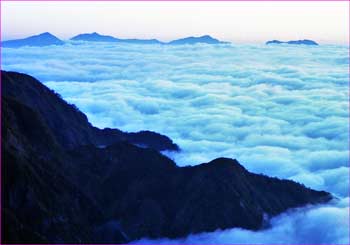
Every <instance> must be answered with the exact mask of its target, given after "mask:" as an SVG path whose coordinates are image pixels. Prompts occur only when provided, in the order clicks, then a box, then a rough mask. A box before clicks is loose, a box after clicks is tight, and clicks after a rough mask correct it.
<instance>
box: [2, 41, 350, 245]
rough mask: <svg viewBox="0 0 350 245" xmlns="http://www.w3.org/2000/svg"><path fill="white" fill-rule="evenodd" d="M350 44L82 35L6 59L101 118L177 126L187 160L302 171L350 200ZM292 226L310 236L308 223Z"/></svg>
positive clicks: (173, 133) (175, 134)
mask: <svg viewBox="0 0 350 245" xmlns="http://www.w3.org/2000/svg"><path fill="white" fill-rule="evenodd" d="M348 51H349V50H348V48H347V47H344V46H331V45H329V46H317V47H307V46H293V45H288V46H285V45H282V46H263V45H261V46H258V45H240V46H236V45H230V44H226V45H202V44H198V45H194V46H191V45H184V46H176V47H174V46H162V45H143V46H140V45H130V44H122V45H121V44H107V43H104V44H101V43H99V44H96V43H83V42H81V43H76V42H72V43H68V44H66V45H64V46H62V47H55V46H50V47H44V48H29V47H24V48H19V49H6V48H5V49H3V54H2V55H3V56H2V62H3V63H2V67H3V69H5V70H13V71H21V72H25V73H28V74H31V75H33V76H35V77H37V78H38V79H40V80H41V81H43V82H44V83H45V84H46V85H47V86H49V87H50V88H52V89H54V90H55V91H57V92H59V93H60V94H61V95H62V96H63V98H65V99H66V100H68V101H69V102H70V103H74V104H76V105H77V106H78V107H79V108H80V109H81V110H82V111H83V112H84V113H86V114H87V115H88V118H89V120H90V121H91V122H92V123H93V124H94V125H96V126H98V127H117V128H120V129H122V130H126V131H138V130H142V129H148V130H154V131H157V132H160V133H163V134H166V135H168V136H169V137H171V138H172V139H173V140H174V141H175V142H176V143H177V144H179V146H180V147H181V148H182V152H181V153H165V154H167V155H168V156H170V157H171V158H173V159H175V161H176V162H177V164H179V165H182V166H183V165H195V164H199V163H202V162H207V161H210V160H212V159H213V158H216V157H219V156H225V157H231V158H236V159H238V160H239V161H240V162H241V163H242V164H243V165H244V166H245V167H246V168H247V169H248V170H250V171H252V172H256V173H264V174H267V175H271V176H277V177H280V178H290V179H294V180H296V181H299V182H301V183H304V184H305V185H306V186H309V187H312V188H315V189H320V190H326V191H330V192H332V193H333V194H334V195H336V196H338V197H340V198H346V197H348V195H349V153H348V148H349V145H348V144H349V143H348V133H349V128H348V96H349V94H348V91H349V90H348V65H349V64H348ZM327 210H329V208H319V209H317V210H316V211H308V212H307V213H306V216H307V217H308V219H307V220H309V223H310V224H308V228H310V229H316V230H317V229H318V228H317V225H316V224H313V222H316V219H317V218H313V217H316V216H317V217H319V219H320V220H321V219H322V217H323V218H324V219H323V221H325V220H326V219H327V220H329V219H331V222H337V221H336V219H337V218H336V217H337V216H341V217H344V216H345V215H347V212H348V211H347V210H346V208H339V207H337V206H334V207H332V208H331V210H332V211H327ZM333 211H334V212H333ZM295 213H297V214H295ZM295 213H293V214H291V215H289V216H288V218H283V217H282V218H281V217H280V218H278V219H280V220H282V221H283V222H282V221H281V223H279V222H277V221H276V222H277V223H273V224H274V225H273V228H272V229H271V230H270V231H267V232H273V233H276V234H277V233H278V234H280V236H282V234H283V232H282V230H283V229H284V228H283V224H289V225H292V224H294V223H293V222H295V220H296V219H298V218H297V217H299V216H298V215H299V212H295ZM333 214H334V217H333ZM332 217H333V218H332ZM278 219H277V220H278ZM333 219H334V220H333ZM317 222H319V221H317ZM321 224H322V222H321ZM325 224H328V223H326V222H325ZM304 225H307V224H306V223H305V224H304ZM313 225H314V226H313ZM309 226H310V227H309ZM281 229H282V230H281ZM329 229H332V226H331V225H330V227H329ZM333 229H335V228H333ZM312 231H313V230H310V232H312ZM291 232H295V233H296V234H298V237H299V236H300V237H301V238H300V239H302V235H300V232H301V231H296V230H293V231H291ZM215 234H216V235H215V237H216V236H219V237H220V236H224V237H227V238H229V237H230V236H231V235H232V234H236V235H235V237H236V236H242V239H243V238H244V237H246V236H247V235H249V237H250V235H251V234H250V233H249V232H248V231H241V230H236V229H233V230H230V231H222V232H221V233H220V234H221V235H217V233H215ZM237 234H238V235H237ZM254 234H255V235H252V237H250V238H251V239H253V240H254V239H256V241H259V239H262V240H263V241H266V242H269V240H264V238H262V236H263V235H264V234H268V233H265V232H262V233H254ZM260 234H261V235H260ZM200 237H204V238H203V239H205V237H209V238H208V239H212V237H213V236H212V235H210V234H206V235H201V236H200ZM277 237H278V236H277ZM197 238H198V237H197ZM201 239H202V238H201ZM320 239H322V238H320ZM327 239H328V240H327ZM332 239H333V238H332V237H331V236H330V237H324V240H322V241H329V240H332ZM334 239H335V240H334V242H336V241H338V240H336V239H338V237H337V238H334ZM188 241H189V242H192V240H188ZM204 241H205V240H203V242H204ZM208 241H216V240H208ZM217 241H218V242H219V240H217ZM223 241H228V240H223ZM237 241H239V242H241V241H242V240H239V239H238V240H237ZM283 241H284V240H283ZM294 241H295V242H297V243H301V242H302V241H301V240H294ZM285 242H286V243H288V242H291V241H289V240H285ZM312 242H313V243H318V241H316V240H312ZM320 242H321V241H320ZM334 242H333V243H334Z"/></svg>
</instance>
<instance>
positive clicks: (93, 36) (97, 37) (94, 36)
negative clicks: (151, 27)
mask: <svg viewBox="0 0 350 245" xmlns="http://www.w3.org/2000/svg"><path fill="white" fill-rule="evenodd" d="M71 40H73V41H92V42H120V43H134V44H161V43H162V42H160V41H158V40H157V39H119V38H115V37H112V36H104V35H101V34H98V33H97V32H94V33H85V34H79V35H77V36H75V37H72V38H71Z"/></svg>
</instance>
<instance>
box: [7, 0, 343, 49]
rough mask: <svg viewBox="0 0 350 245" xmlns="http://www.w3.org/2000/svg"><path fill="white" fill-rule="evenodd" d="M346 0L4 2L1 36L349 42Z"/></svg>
mask: <svg viewBox="0 0 350 245" xmlns="http://www.w3.org/2000/svg"><path fill="white" fill-rule="evenodd" d="M348 10H349V3H348V2H41V1H38V2H10V1H6V2H2V15H1V18H2V19H1V22H2V39H3V40H7V39H13V38H22V37H26V36H29V35H32V34H37V33H41V32H45V31H49V32H52V33H53V34H55V35H57V36H58V37H60V38H62V39H68V38H70V37H72V36H74V35H76V34H78V33H85V32H94V31H97V32H100V33H102V34H109V35H114V36H117V37H121V38H134V37H135V38H157V39H160V40H163V41H167V40H171V39H175V38H180V37H184V36H190V35H194V36H199V35H204V34H210V35H212V36H215V37H217V38H219V39H222V40H227V41H231V42H234V43H261V42H265V41H266V40H269V39H282V40H289V39H304V38H306V39H314V40H316V41H318V42H320V43H336V44H346V43H348V36H349V34H348V30H349V20H348V18H349V14H348Z"/></svg>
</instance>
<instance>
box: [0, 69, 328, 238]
mask: <svg viewBox="0 0 350 245" xmlns="http://www.w3.org/2000/svg"><path fill="white" fill-rule="evenodd" d="M12 89H14V90H12ZM31 96H34V97H35V98H32V97H31ZM1 99H2V117H1V118H2V185H1V186H2V188H3V189H2V194H3V198H2V211H1V212H2V229H3V231H2V235H3V236H2V237H3V242H9V243H40V242H41V243H110V242H112V243H125V242H128V241H132V240H134V239H138V238H141V237H151V238H156V237H182V236H186V235H188V234H191V233H198V232H206V231H207V232H209V231H214V230H216V229H219V228H220V229H225V228H231V227H241V228H245V229H251V230H258V229H260V228H262V227H263V226H264V225H265V223H266V222H267V220H266V217H269V216H270V217H272V216H274V215H277V214H280V213H282V212H284V211H286V210H287V209H289V208H295V207H300V206H303V205H307V204H316V203H323V202H326V201H328V200H330V199H331V198H332V196H331V195H330V194H329V193H327V192H324V191H315V190H312V189H309V188H307V187H305V186H303V185H301V184H298V183H296V182H293V181H290V180H280V179H277V178H270V177H267V176H264V175H259V174H254V173H250V172H248V171H247V170H246V169H245V168H244V167H243V166H242V165H240V164H239V163H238V161H236V160H232V159H228V158H218V159H215V160H213V161H211V162H209V163H204V164H200V165H197V166H193V167H178V166H176V164H175V162H173V161H172V160H171V159H169V158H167V157H166V156H164V155H162V154H160V153H159V151H158V148H160V147H155V146H157V142H158V140H159V142H161V141H162V140H165V141H167V140H168V138H163V137H166V136H160V137H159V135H158V134H156V133H150V132H146V133H141V134H140V135H139V136H137V137H140V138H139V139H134V138H133V137H134V136H135V135H137V133H136V134H134V135H133V136H130V138H129V139H128V138H127V137H126V138H127V140H129V141H127V140H126V141H125V140H114V137H119V136H118V135H119V134H124V133H123V132H121V131H113V130H112V131H113V133H115V134H116V135H114V134H113V133H112V134H111V132H109V131H110V129H105V132H103V133H104V134H107V136H108V137H106V136H104V135H102V136H100V137H101V139H100V140H101V141H104V142H103V143H105V147H99V146H98V144H96V142H97V139H96V138H95V137H97V136H96V135H95V133H94V130H97V129H94V128H93V127H92V126H91V125H90V124H89V123H88V122H87V119H86V117H85V116H84V114H82V113H81V112H80V111H78V110H77V109H76V108H74V107H72V106H71V105H69V104H67V103H66V102H63V100H62V99H60V98H59V97H58V96H57V95H55V94H54V93H53V92H52V91H50V90H49V89H47V88H46V87H45V86H43V85H42V84H40V83H39V82H38V81H37V80H35V79H34V78H32V77H30V76H27V75H24V74H20V73H9V72H2V96H1ZM73 121H75V122H73ZM56 125H60V126H61V127H67V128H66V129H61V131H59V128H58V127H57V126H56ZM69 127H70V129H68V128H69ZM66 130H68V131H66ZM90 134H91V135H90ZM153 134H155V135H153ZM150 135H151V136H155V138H152V137H151V140H150V142H147V141H148V139H147V137H148V136H150ZM105 137H106V138H108V140H107V139H106V138H105ZM109 138H111V139H109ZM65 140H67V141H70V142H69V144H67V143H66V142H65ZM134 140H136V141H143V142H144V143H145V145H151V146H153V147H151V148H147V147H146V148H143V147H138V146H137V145H135V144H134ZM80 141H81V144H79V142H80ZM98 143H101V142H98ZM160 145H163V144H162V143H160Z"/></svg>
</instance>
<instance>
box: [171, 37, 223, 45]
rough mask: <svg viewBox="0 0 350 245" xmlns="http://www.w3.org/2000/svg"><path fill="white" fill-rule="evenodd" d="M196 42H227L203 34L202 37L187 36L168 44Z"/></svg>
mask: <svg viewBox="0 0 350 245" xmlns="http://www.w3.org/2000/svg"><path fill="white" fill-rule="evenodd" d="M196 43H207V44H219V43H225V42H222V41H219V40H218V39H215V38H213V37H211V36H209V35H205V36H201V37H186V38H181V39H177V40H173V41H171V42H169V43H168V44H171V45H176V44H196Z"/></svg>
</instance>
